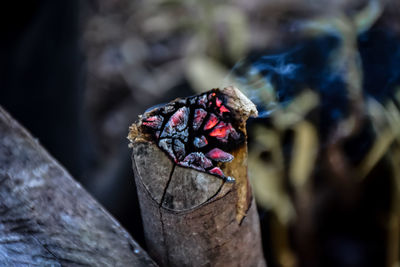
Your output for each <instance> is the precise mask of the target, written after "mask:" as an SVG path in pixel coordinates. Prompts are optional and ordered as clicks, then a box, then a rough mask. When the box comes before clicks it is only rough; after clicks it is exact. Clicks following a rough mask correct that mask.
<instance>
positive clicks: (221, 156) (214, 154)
mask: <svg viewBox="0 0 400 267" xmlns="http://www.w3.org/2000/svg"><path fill="white" fill-rule="evenodd" d="M206 156H207V157H208V158H209V159H212V160H215V161H221V162H229V161H232V160H233V156H232V155H231V154H229V153H227V152H225V151H223V150H221V149H219V148H213V149H211V150H210V151H209V152H208V153H207V154H206Z"/></svg>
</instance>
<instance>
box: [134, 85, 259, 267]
mask: <svg viewBox="0 0 400 267" xmlns="http://www.w3.org/2000/svg"><path fill="white" fill-rule="evenodd" d="M256 114H257V110H256V108H255V106H254V104H253V103H252V102H250V100H248V99H247V98H246V97H245V96H244V95H243V94H242V93H241V92H240V91H239V90H238V89H236V88H234V87H228V88H224V89H222V90H219V89H213V90H211V91H209V92H207V93H204V94H200V95H196V96H192V97H188V98H182V99H176V100H174V101H172V102H170V103H168V104H166V105H165V106H163V107H157V108H154V109H151V110H150V111H148V112H146V113H145V114H143V115H142V116H140V117H139V121H138V122H137V123H136V124H133V125H132V126H131V127H130V133H129V136H128V139H129V140H130V141H131V144H130V146H131V147H132V148H133V155H132V161H133V169H134V172H135V182H136V184H137V188H138V195H139V201H140V205H141V211H142V217H143V221H144V228H145V229H144V230H145V236H146V240H147V244H148V247H149V248H150V254H151V255H152V256H153V257H154V258H155V259H156V261H158V262H159V263H160V264H161V265H173V266H175V265H192V266H197V265H204V264H206V263H210V264H211V265H219V264H225V265H232V264H233V265H249V264H250V265H251V266H264V265H265V262H264V260H263V257H262V250H261V243H260V234H259V226H258V218H257V212H256V207H255V203H254V200H253V199H252V196H251V190H250V188H249V182H248V178H247V144H246V127H245V126H246V125H245V122H246V120H247V118H248V117H249V116H254V115H256ZM233 177H234V178H233ZM222 229H223V230H222ZM249 249H251V251H249Z"/></svg>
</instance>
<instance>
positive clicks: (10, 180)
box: [0, 107, 156, 266]
mask: <svg viewBox="0 0 400 267" xmlns="http://www.w3.org/2000/svg"><path fill="white" fill-rule="evenodd" d="M61 140H62V139H61ZM0 265H1V266H156V264H155V263H154V262H153V261H152V260H151V259H150V258H149V256H148V255H147V253H146V252H145V251H144V250H143V249H142V248H140V246H139V245H138V244H137V243H136V242H135V241H134V240H133V239H132V238H131V237H130V236H129V234H128V233H127V232H126V231H125V230H124V229H123V228H122V227H121V226H120V225H119V224H118V223H117V222H116V221H115V219H114V218H112V217H111V216H110V215H109V214H108V213H107V212H106V211H105V210H104V209H103V208H102V207H101V206H100V204H99V203H97V202H96V201H95V200H94V199H93V198H92V197H91V196H90V195H89V194H88V193H87V192H86V191H85V190H84V189H83V188H82V187H81V186H80V185H79V184H78V183H76V182H75V181H74V180H73V178H72V177H71V176H70V175H69V174H68V173H67V171H66V170H64V169H63V168H62V167H61V166H60V165H59V164H58V163H57V162H56V161H55V160H54V159H53V158H52V157H51V156H50V155H49V154H48V153H47V152H46V151H45V150H44V149H43V148H42V147H41V146H40V144H39V143H38V142H37V140H35V139H34V138H32V137H31V136H30V135H29V133H28V132H27V131H26V130H24V129H23V128H22V127H21V126H20V125H19V124H18V123H17V122H16V121H14V120H13V119H12V118H11V117H10V116H9V115H8V114H7V113H6V112H5V111H4V110H3V109H2V108H1V107H0Z"/></svg>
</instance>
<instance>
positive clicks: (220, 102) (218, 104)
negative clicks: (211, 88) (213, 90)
mask: <svg viewBox="0 0 400 267" xmlns="http://www.w3.org/2000/svg"><path fill="white" fill-rule="evenodd" d="M215 105H217V107H220V106H221V105H222V101H221V99H219V98H218V97H217V98H215Z"/></svg>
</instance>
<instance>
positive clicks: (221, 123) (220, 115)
mask: <svg viewBox="0 0 400 267" xmlns="http://www.w3.org/2000/svg"><path fill="white" fill-rule="evenodd" d="M225 100H226V99H225V98H224V95H223V94H221V93H220V92H219V91H218V90H213V91H212V92H211V93H204V94H201V95H199V96H193V97H189V98H186V99H178V100H176V101H174V102H171V103H169V104H167V105H166V106H164V107H161V108H153V109H151V111H150V112H148V113H145V115H144V116H143V117H142V124H143V126H146V127H147V128H148V130H149V132H150V133H152V135H153V137H154V138H155V139H156V141H157V144H158V146H159V147H160V149H162V150H163V151H164V152H166V153H167V154H168V156H169V157H170V158H171V159H172V160H173V161H174V162H175V163H176V164H177V165H180V166H183V167H189V168H193V169H196V170H199V171H203V172H207V173H209V174H212V175H215V176H218V177H220V178H223V179H224V180H225V181H227V182H232V181H234V178H232V177H226V176H225V175H224V173H223V172H222V170H221V169H220V167H217V165H218V162H230V161H232V160H233V155H231V154H230V153H228V152H225V151H224V150H226V151H231V150H233V149H235V147H237V145H239V144H241V143H242V142H243V138H242V137H243V133H242V132H241V130H240V129H235V128H233V126H232V124H231V123H234V122H235V118H234V117H233V115H232V114H231V111H230V110H229V109H228V108H227V107H226V106H225V105H224V101H225ZM150 114H151V115H150ZM146 115H148V116H149V117H146ZM228 138H230V141H232V142H229V143H228ZM207 151H208V153H206V152H207Z"/></svg>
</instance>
